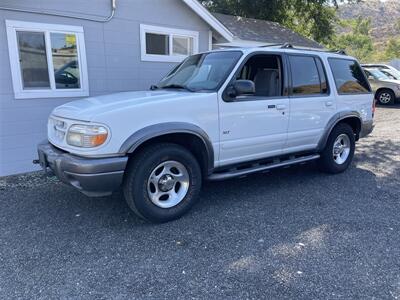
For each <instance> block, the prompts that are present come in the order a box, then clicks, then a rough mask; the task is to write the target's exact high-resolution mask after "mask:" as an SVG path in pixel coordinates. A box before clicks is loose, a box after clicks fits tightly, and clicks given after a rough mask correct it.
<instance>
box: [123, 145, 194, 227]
mask: <svg viewBox="0 0 400 300" xmlns="http://www.w3.org/2000/svg"><path fill="white" fill-rule="evenodd" d="M201 182H202V176H201V169H200V166H199V164H198V162H197V160H196V158H195V157H194V156H193V154H192V153H190V152H189V151H188V150H186V149H185V148H184V147H182V146H179V145H176V144H169V143H163V144H157V145H151V146H148V147H146V148H144V149H143V150H141V151H140V152H139V153H137V154H136V155H135V157H134V158H133V160H131V161H130V162H129V164H128V166H127V170H126V173H125V178H124V182H123V191H124V196H125V200H126V202H127V203H128V205H129V207H130V208H131V209H132V210H133V211H134V212H135V213H136V214H137V215H138V216H139V217H141V218H143V219H145V220H148V221H150V222H155V223H162V222H168V221H171V220H174V219H177V218H180V217H181V216H182V215H184V214H185V213H186V212H187V211H188V210H189V209H190V208H191V207H192V206H193V205H194V204H195V202H196V200H197V198H198V194H199V192H200V189H201Z"/></svg>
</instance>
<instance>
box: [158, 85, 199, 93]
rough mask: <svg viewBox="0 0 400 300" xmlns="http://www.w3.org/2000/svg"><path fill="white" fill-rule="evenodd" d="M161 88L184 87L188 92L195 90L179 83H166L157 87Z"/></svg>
mask: <svg viewBox="0 0 400 300" xmlns="http://www.w3.org/2000/svg"><path fill="white" fill-rule="evenodd" d="M159 88H161V89H184V90H187V91H189V92H195V90H194V89H191V88H190V87H188V86H186V85H181V84H168V85H165V86H161V87H159Z"/></svg>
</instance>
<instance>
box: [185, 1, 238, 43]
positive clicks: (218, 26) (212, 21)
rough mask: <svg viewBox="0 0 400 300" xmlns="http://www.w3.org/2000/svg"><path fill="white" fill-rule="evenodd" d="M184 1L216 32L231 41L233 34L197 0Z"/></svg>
mask: <svg viewBox="0 0 400 300" xmlns="http://www.w3.org/2000/svg"><path fill="white" fill-rule="evenodd" d="M182 1H183V2H184V3H185V4H186V5H187V6H189V7H190V8H191V9H192V10H193V11H194V12H195V13H196V14H197V15H198V16H199V17H200V18H202V19H203V20H204V21H205V22H206V23H207V24H208V25H210V26H211V27H212V28H213V29H214V30H215V31H216V32H218V33H219V34H220V35H221V36H222V37H223V38H224V39H226V40H227V41H229V42H231V41H232V40H233V34H232V33H231V32H230V31H229V30H228V29H227V28H226V27H225V26H224V25H223V24H222V23H221V22H220V21H218V19H217V18H215V17H214V16H213V15H212V14H211V13H210V12H209V11H208V10H207V9H206V8H205V7H204V6H203V5H201V4H200V3H199V2H198V1H197V0H182Z"/></svg>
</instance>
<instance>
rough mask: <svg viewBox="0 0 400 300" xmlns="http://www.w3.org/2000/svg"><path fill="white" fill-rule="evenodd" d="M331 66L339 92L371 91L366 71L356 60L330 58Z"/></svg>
mask: <svg viewBox="0 0 400 300" xmlns="http://www.w3.org/2000/svg"><path fill="white" fill-rule="evenodd" d="M328 61H329V66H330V68H331V70H332V74H333V78H334V79H335V84H336V89H337V91H338V93H339V94H365V93H370V92H371V87H370V85H369V83H368V81H367V78H366V76H365V74H364V71H363V70H362V69H361V67H360V65H359V64H358V63H357V61H355V60H351V59H341V58H329V59H328Z"/></svg>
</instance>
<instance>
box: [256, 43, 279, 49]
mask: <svg viewBox="0 0 400 300" xmlns="http://www.w3.org/2000/svg"><path fill="white" fill-rule="evenodd" d="M283 45H284V43H279V44H269V45H261V46H259V47H260V48H267V47H277V46H283Z"/></svg>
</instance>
